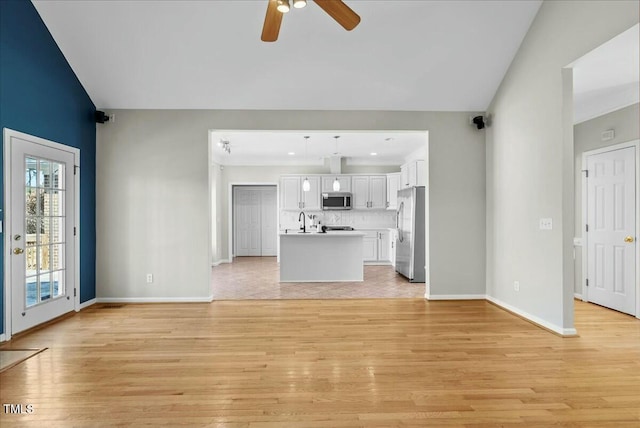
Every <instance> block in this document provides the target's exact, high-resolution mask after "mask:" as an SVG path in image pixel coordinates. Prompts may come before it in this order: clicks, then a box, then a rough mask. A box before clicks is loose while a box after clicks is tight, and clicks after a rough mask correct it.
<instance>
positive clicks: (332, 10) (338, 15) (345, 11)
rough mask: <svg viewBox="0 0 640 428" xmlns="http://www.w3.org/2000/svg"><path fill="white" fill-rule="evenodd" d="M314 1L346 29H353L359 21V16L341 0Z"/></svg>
mask: <svg viewBox="0 0 640 428" xmlns="http://www.w3.org/2000/svg"><path fill="white" fill-rule="evenodd" d="M315 2H316V4H317V5H318V6H320V7H321V8H322V9H323V10H324V11H325V12H327V13H328V14H329V15H330V16H331V17H332V18H333V19H335V20H336V21H337V22H338V24H340V25H342V26H343V27H344V29H345V30H347V31H351V30H353V29H354V28H356V26H357V25H358V24H359V23H360V16H358V14H357V13H355V12H354V11H353V10H351V8H350V7H349V6H347V5H346V4H344V3H343V2H342V0H315Z"/></svg>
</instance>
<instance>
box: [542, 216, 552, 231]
mask: <svg viewBox="0 0 640 428" xmlns="http://www.w3.org/2000/svg"><path fill="white" fill-rule="evenodd" d="M551 229H553V220H552V219H550V218H541V219H540V230H551Z"/></svg>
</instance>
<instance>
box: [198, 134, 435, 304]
mask: <svg viewBox="0 0 640 428" xmlns="http://www.w3.org/2000/svg"><path fill="white" fill-rule="evenodd" d="M305 137H308V138H305ZM350 142H351V144H349V143H350ZM403 144H407V145H406V147H403ZM209 150H210V197H211V217H210V219H211V221H210V226H211V228H212V230H211V252H212V259H211V260H212V280H211V286H212V294H213V296H214V299H221V298H222V299H225V298H243V297H234V296H231V297H220V296H218V294H217V293H216V287H217V286H218V287H219V286H220V285H219V284H220V282H221V281H227V282H233V281H238V278H249V277H251V278H252V279H253V282H254V284H255V282H256V281H255V279H256V278H261V282H263V283H268V284H270V288H269V289H268V290H266V291H265V290H263V291H265V292H262V293H257V292H256V293H253V295H252V296H251V297H249V298H274V299H279V298H285V299H286V298H320V299H322V298H365V297H388V298H393V297H404V298H406V297H419V298H424V297H426V296H428V292H427V290H428V289H427V288H426V287H427V286H428V284H429V264H428V260H429V244H428V243H429V240H428V224H429V217H428V214H429V209H428V206H429V197H428V194H429V185H428V176H429V165H428V133H427V132H426V131H383V130H381V131H344V130H341V131H335V130H323V131H291V130H279V131H272V130H270V131H260V130H255V131H246V130H211V131H210V132H209ZM354 177H357V180H356V186H355V187H354V186H353V182H352V180H353V178H354ZM418 177H419V178H418ZM283 180H285V181H286V183H287V184H291V183H293V184H294V185H287V186H283V185H282V182H283ZM306 180H309V182H311V186H310V188H311V190H310V191H307V190H304V181H306ZM416 180H422V181H423V182H422V183H419V182H417V181H416ZM298 181H299V182H298ZM336 182H338V183H339V185H340V190H339V192H351V193H353V194H354V195H353V198H354V201H353V202H354V204H353V207H352V209H351V210H342V211H335V210H333V211H328V210H323V209H322V206H321V205H322V204H321V201H320V196H321V194H322V193H323V192H332V191H335V188H334V186H335V185H336ZM383 182H384V186H382V184H383ZM362 183H367V184H368V185H367V186H364V185H363V184H362ZM372 183H373V184H372ZM415 185H425V186H426V189H425V190H426V191H425V202H424V207H423V208H424V220H423V222H424V226H425V227H424V233H421V234H420V236H419V237H418V236H417V235H416V239H423V240H424V243H425V244H424V245H425V253H424V256H422V254H421V255H420V260H417V261H416V263H418V264H419V265H420V266H422V265H424V267H425V271H426V275H425V276H426V281H425V282H424V283H409V282H408V280H407V279H406V278H405V277H404V276H401V275H400V274H398V273H397V272H396V270H395V266H394V264H393V263H394V257H393V254H395V252H394V251H392V249H394V248H395V245H396V242H395V240H396V236H397V235H396V233H395V229H396V225H397V223H396V219H397V218H396V216H397V208H398V207H397V206H396V205H397V203H396V198H397V192H398V190H399V189H400V188H402V187H407V186H415ZM314 186H315V187H314ZM285 187H286V189H285ZM316 187H317V189H316ZM336 187H337V186H336ZM274 188H275V189H276V193H275V203H276V206H277V209H276V216H275V217H276V228H275V230H274V231H273V232H272V231H269V232H268V233H269V234H270V236H271V237H275V238H276V239H275V243H276V255H278V254H279V248H278V247H279V240H280V239H279V237H278V234H279V233H283V232H287V231H294V232H297V231H298V230H299V228H300V227H302V224H303V223H302V220H300V219H301V215H302V214H301V211H302V212H304V214H305V218H308V219H307V220H306V224H305V226H310V225H313V226H314V232H315V231H316V230H317V229H318V228H317V226H318V223H320V224H321V225H327V226H331V227H338V226H346V227H352V228H354V229H355V230H357V231H362V233H363V234H364V235H365V236H364V237H363V262H364V263H363V266H364V277H365V280H364V283H365V284H364V285H365V286H367V285H370V286H371V287H372V289H373V291H370V292H368V293H365V294H363V293H364V291H363V290H364V289H365V288H366V287H360V285H363V284H361V283H359V284H356V285H358V287H355V286H354V284H349V286H348V287H345V284H346V283H345V282H336V283H308V284H307V286H298V287H297V289H296V290H295V291H288V290H289V288H292V286H291V285H286V283H283V282H280V281H279V265H278V260H275V261H273V260H272V261H269V260H264V259H270V257H263V256H264V255H268V256H270V255H272V254H273V253H272V252H271V250H270V249H268V248H262V243H263V242H265V241H266V242H271V243H269V244H268V245H267V247H269V248H273V245H272V241H270V238H269V239H263V237H262V236H261V233H262V231H260V229H261V228H260V227H258V225H259V224H260V223H261V222H262V220H260V221H259V220H258V219H259V217H261V215H259V214H258V211H259V209H258V208H257V206H258V200H262V198H263V197H264V196H263V194H262V193H260V192H263V191H265V189H274ZM365 189H366V191H367V192H368V193H367V195H368V199H367V201H365V202H364V203H360V202H361V201H360V199H358V195H362V194H364V193H365ZM315 190H317V192H316V191H315ZM292 192H293V194H292ZM285 193H286V194H285ZM356 194H358V195H356ZM298 195H300V196H299V198H300V199H298ZM315 195H317V196H318V201H315ZM272 196H273V193H271V196H269V198H271V197H272ZM294 199H295V200H294ZM292 200H294V202H291V201H292ZM301 201H302V202H301ZM316 202H317V203H316ZM365 253H366V256H365ZM422 258H424V260H422ZM269 263H270V264H269ZM308 263H316V264H318V263H322V260H308ZM327 268H328V269H330V268H331V267H330V266H329V267H327ZM234 275H235V276H234ZM292 284H298V283H292ZM310 285H314V286H315V287H314V289H313V290H310V289H308V290H307V292H304V293H303V294H304V295H303V294H300V292H301V290H303V289H305V288H308V287H309V286H310ZM401 286H402V287H403V288H402V290H400V287H401ZM385 287H386V288H385ZM358 288H359V289H360V291H362V293H360V294H362V295H359V294H358V293H355V294H354V293H353V291H354V290H358ZM323 290H324V291H325V292H326V293H323ZM244 298H246V297H244Z"/></svg>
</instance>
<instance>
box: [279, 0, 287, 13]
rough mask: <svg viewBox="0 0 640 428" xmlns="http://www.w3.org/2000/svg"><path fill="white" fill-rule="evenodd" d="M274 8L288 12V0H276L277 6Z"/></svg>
mask: <svg viewBox="0 0 640 428" xmlns="http://www.w3.org/2000/svg"><path fill="white" fill-rule="evenodd" d="M276 9H278V12H281V13H287V12H289V0H278V6H277V7H276Z"/></svg>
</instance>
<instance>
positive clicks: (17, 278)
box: [5, 133, 76, 333]
mask: <svg viewBox="0 0 640 428" xmlns="http://www.w3.org/2000/svg"><path fill="white" fill-rule="evenodd" d="M15 134H18V133H15ZM15 134H9V133H5V144H7V143H8V144H9V145H10V146H9V151H10V159H11V164H10V171H9V176H8V178H9V180H10V183H9V189H10V190H9V191H10V199H8V202H9V204H10V205H9V207H8V210H9V216H8V218H7V220H8V223H7V231H6V233H8V234H10V236H8V237H6V238H5V240H9V243H8V245H7V247H8V252H9V256H8V257H10V272H9V277H10V283H11V287H10V292H11V333H18V332H20V331H23V330H26V329H28V328H31V327H33V326H36V325H38V324H41V323H43V322H46V321H49V320H51V319H53V318H56V317H58V316H60V315H62V314H65V313H67V312H69V311H72V310H73V309H74V307H75V306H74V305H75V299H73V297H74V292H75V268H74V263H75V254H74V250H75V242H74V225H75V215H74V214H75V197H76V196H75V182H74V160H75V153H74V152H73V151H72V150H73V149H70V151H66V150H62V149H57V148H54V147H51V146H48V145H43V144H39V143H38V141H40V139H38V138H36V137H33V138H30V137H29V136H26V135H24V134H19V137H18V136H16V135H15ZM7 135H8V136H9V138H6V136H7ZM5 242H7V241H5Z"/></svg>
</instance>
